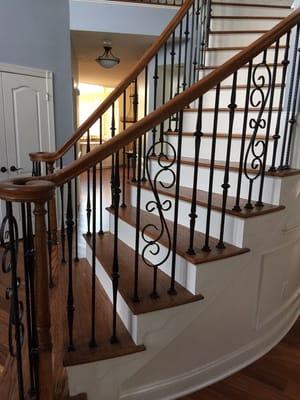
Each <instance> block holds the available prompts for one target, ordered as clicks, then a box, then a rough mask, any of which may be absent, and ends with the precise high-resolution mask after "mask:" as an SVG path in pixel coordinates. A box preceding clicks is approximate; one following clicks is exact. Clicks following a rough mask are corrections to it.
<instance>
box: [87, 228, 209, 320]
mask: <svg viewBox="0 0 300 400" xmlns="http://www.w3.org/2000/svg"><path fill="white" fill-rule="evenodd" d="M104 235H105V236H106V237H108V236H109V237H110V238H111V240H112V239H113V237H114V236H113V234H112V233H110V232H105V233H104ZM103 237H104V236H103ZM84 238H85V240H86V243H87V245H88V246H90V247H91V243H90V240H91V239H89V237H87V235H84ZM99 239H100V240H101V236H100V238H99ZM96 245H97V246H98V242H96ZM118 246H119V249H120V246H122V247H123V249H124V248H125V249H126V251H127V252H129V256H128V253H127V256H128V259H130V253H131V256H133V257H134V253H135V251H134V249H132V248H131V247H130V246H128V245H127V244H126V243H124V242H123V241H122V240H121V239H118ZM97 248H98V249H99V247H97ZM102 255H103V253H102ZM96 258H97V260H98V261H99V263H100V264H101V265H102V268H103V269H104V271H105V273H106V274H107V275H108V276H109V269H110V266H109V267H108V266H107V265H104V261H103V259H102V258H101V255H99V254H97V251H96ZM149 262H150V261H149ZM150 263H151V262H150ZM129 264H130V263H129ZM149 268H151V267H150V266H147V265H146V264H145V263H144V261H143V260H142V257H141V255H139V274H142V273H143V270H144V274H145V269H149ZM121 269H122V270H123V271H124V270H125V268H121ZM159 279H167V280H170V279H171V278H170V277H169V276H168V275H167V274H166V273H164V272H163V271H162V270H160V269H158V271H157V280H158V282H159ZM121 283H122V274H121V275H120V280H119V287H118V291H119V293H120V295H121V297H122V298H123V300H124V301H125V303H126V304H127V306H128V308H129V309H130V310H131V312H132V313H133V314H134V315H144V314H148V313H150V312H156V311H161V310H166V309H169V308H173V307H180V306H182V305H185V304H191V303H194V302H197V301H201V300H203V299H204V297H203V295H202V294H193V293H191V292H189V291H188V290H187V289H186V288H185V287H183V286H182V285H181V284H180V283H178V282H176V288H177V291H178V290H179V289H180V291H183V292H186V293H185V294H186V295H187V296H188V298H186V299H185V300H179V301H178V303H176V302H175V301H176V300H178V298H176V297H175V298H174V296H172V295H168V293H167V290H166V292H165V293H164V295H167V296H168V299H169V300H170V302H169V303H168V304H166V302H165V303H164V304H162V303H159V301H160V299H153V300H152V301H153V304H152V305H150V304H148V307H147V304H146V306H145V304H143V303H142V301H141V302H139V303H136V302H134V301H133V300H132V296H131V295H128V294H127V293H126V290H125V289H124V287H122V285H121ZM151 284H152V282H151ZM132 289H133V288H132ZM158 290H159V289H158ZM149 294H150V291H149ZM174 300H175V301H174ZM148 301H149V298H148ZM143 307H144V309H143Z"/></svg>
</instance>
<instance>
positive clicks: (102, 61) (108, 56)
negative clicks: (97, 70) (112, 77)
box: [96, 42, 120, 68]
mask: <svg viewBox="0 0 300 400" xmlns="http://www.w3.org/2000/svg"><path fill="white" fill-rule="evenodd" d="M103 47H104V53H103V54H102V55H101V56H99V57H98V58H96V62H97V63H98V64H99V65H100V66H101V67H103V68H112V67H114V66H115V65H118V64H119V63H120V59H119V58H118V57H115V56H114V55H113V53H112V51H111V43H109V42H104V46H103Z"/></svg>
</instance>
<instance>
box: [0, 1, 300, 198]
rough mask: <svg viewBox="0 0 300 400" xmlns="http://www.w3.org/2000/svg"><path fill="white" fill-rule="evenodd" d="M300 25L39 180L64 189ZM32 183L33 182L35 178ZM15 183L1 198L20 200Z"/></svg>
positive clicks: (298, 15) (287, 21) (281, 27)
mask: <svg viewBox="0 0 300 400" xmlns="http://www.w3.org/2000/svg"><path fill="white" fill-rule="evenodd" d="M298 23H300V7H299V8H298V9H297V10H295V11H294V12H293V13H291V14H290V15H289V16H288V17H286V18H284V19H283V20H282V21H281V22H279V23H278V24H277V25H276V26H275V27H274V28H272V29H271V30H270V31H269V32H267V33H265V34H264V35H262V36H261V37H260V38H258V39H257V40H256V41H255V42H253V43H252V44H251V45H249V46H248V47H247V48H245V49H244V50H242V51H240V52H239V53H238V54H236V55H235V56H234V57H232V58H231V59H230V60H228V61H227V62H225V63H224V64H223V65H222V66H220V67H218V68H217V69H215V70H214V71H212V72H211V73H210V74H208V75H207V76H205V77H204V78H202V79H201V80H200V81H198V82H197V83H195V84H194V85H192V86H191V87H190V88H188V89H186V90H185V91H184V92H182V93H180V94H179V95H177V96H175V97H174V98H173V99H172V100H169V101H168V102H167V103H166V104H164V105H162V106H160V107H159V108H157V109H156V110H155V111H153V112H152V113H150V114H148V115H147V116H146V117H144V118H143V119H141V120H139V121H137V122H136V123H135V124H133V125H131V126H130V127H129V128H127V129H125V130H124V131H123V132H121V133H119V134H118V135H116V136H115V137H113V138H112V139H110V140H108V141H107V142H105V143H103V144H102V145H101V146H98V147H96V148H94V149H93V150H91V151H90V152H89V153H87V154H85V155H83V156H82V157H81V158H80V159H78V160H75V161H72V162H71V163H69V164H68V165H67V166H65V167H64V168H63V169H61V170H59V171H56V172H55V173H54V174H52V175H49V176H45V177H38V180H41V179H45V180H48V181H51V182H53V183H55V185H56V186H60V185H63V184H64V183H66V182H68V181H70V180H71V179H73V178H75V177H76V176H78V175H80V174H81V173H83V172H84V171H87V170H88V169H89V168H91V167H92V166H94V165H96V164H97V163H99V162H100V161H103V160H104V159H105V158H107V157H108V156H110V155H112V154H114V153H115V152H117V151H118V150H120V149H122V148H124V146H126V145H128V144H130V143H131V142H133V141H134V140H136V139H137V138H139V137H140V136H142V135H143V134H144V133H145V132H147V131H149V130H150V129H152V128H153V127H154V126H157V125H159V124H160V123H161V122H163V121H165V120H166V119H167V118H169V117H170V116H172V115H174V114H176V113H177V112H180V111H181V110H182V109H183V108H184V107H186V106H187V105H189V104H190V103H192V102H193V101H194V100H196V99H197V98H199V97H200V96H203V95H204V94H205V93H206V92H208V91H209V90H211V89H213V88H214V87H215V86H216V85H218V84H219V83H220V82H222V81H223V80H224V79H226V78H228V77H229V76H230V75H232V74H233V73H234V72H235V71H237V70H238V69H239V68H241V67H242V66H243V65H245V64H246V63H248V62H249V61H250V60H252V59H253V58H254V57H256V56H257V55H258V54H260V53H261V52H263V51H264V50H266V49H267V48H268V47H269V46H270V45H271V44H272V43H274V42H275V41H276V40H278V39H279V38H280V37H282V36H283V35H284V34H286V33H287V32H288V31H289V30H290V29H292V28H293V27H294V26H295V25H296V24H298ZM28 179H29V178H28ZM30 179H31V180H32V179H33V178H30ZM14 182H15V181H6V182H3V183H0V198H3V199H7V197H6V196H7V193H9V194H10V200H12V199H13V192H15V193H16V200H19V198H20V192H21V191H22V190H23V188H22V186H20V185H15V184H14ZM19 201H20V200H19Z"/></svg>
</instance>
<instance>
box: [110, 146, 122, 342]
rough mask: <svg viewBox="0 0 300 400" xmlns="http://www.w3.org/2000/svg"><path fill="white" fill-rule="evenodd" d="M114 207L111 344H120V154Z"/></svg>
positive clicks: (113, 199)
mask: <svg viewBox="0 0 300 400" xmlns="http://www.w3.org/2000/svg"><path fill="white" fill-rule="evenodd" d="M111 186H112V207H113V210H114V254H113V265H112V289H113V301H112V303H113V322H112V336H111V343H118V341H119V339H118V337H117V295H118V287H119V277H120V276H119V248H118V240H119V203H120V192H121V191H120V175H119V153H118V152H117V153H116V154H115V166H114V169H113V172H112V180H111Z"/></svg>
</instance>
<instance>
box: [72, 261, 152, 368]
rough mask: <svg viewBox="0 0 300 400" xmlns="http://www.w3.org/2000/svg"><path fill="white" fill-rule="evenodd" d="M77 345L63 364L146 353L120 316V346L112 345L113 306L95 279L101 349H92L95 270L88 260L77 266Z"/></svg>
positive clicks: (75, 266) (97, 324) (75, 303)
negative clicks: (92, 292) (135, 341)
mask: <svg viewBox="0 0 300 400" xmlns="http://www.w3.org/2000/svg"><path fill="white" fill-rule="evenodd" d="M73 274H74V275H73V276H74V307H75V313H74V343H75V348H76V350H75V351H71V352H66V353H65V355H64V365H65V366H72V365H79V364H84V363H89V362H95V361H100V360H106V359H109V358H115V357H119V356H123V355H128V354H133V353H137V352H140V351H143V350H145V347H144V346H142V345H136V344H135V343H134V342H133V340H132V338H131V336H130V335H129V333H128V331H127V329H126V328H125V326H124V325H123V323H122V321H121V319H120V318H119V317H117V335H118V338H119V343H115V344H111V343H110V337H111V329H112V304H111V301H110V299H109V298H108V296H107V295H106V293H105V290H104V289H103V287H102V285H101V284H100V282H99V280H98V279H96V340H97V344H98V347H96V348H92V349H91V348H90V347H89V342H88V340H89V339H88V338H90V327H91V281H92V269H91V266H90V265H89V263H88V261H87V260H86V259H81V260H80V261H79V262H77V263H74V266H73Z"/></svg>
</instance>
